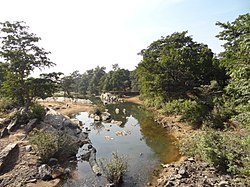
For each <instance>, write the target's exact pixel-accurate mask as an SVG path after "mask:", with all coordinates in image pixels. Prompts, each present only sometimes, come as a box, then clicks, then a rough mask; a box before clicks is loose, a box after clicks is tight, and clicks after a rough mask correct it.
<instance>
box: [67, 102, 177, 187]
mask: <svg viewBox="0 0 250 187" xmlns="http://www.w3.org/2000/svg"><path fill="white" fill-rule="evenodd" d="M106 109H108V112H109V113H110V114H111V115H112V118H113V119H114V120H116V121H122V125H120V126H118V125H115V124H111V123H95V122H94V120H93V119H92V118H89V117H88V113H87V112H81V113H79V114H77V115H76V118H78V119H79V120H81V121H82V122H83V123H84V124H85V125H84V128H86V127H87V128H88V129H90V131H89V138H90V140H91V142H92V145H93V146H94V147H95V148H96V150H97V161H98V160H99V159H102V158H110V157H111V155H112V152H114V151H117V152H118V154H122V155H125V156H126V158H127V161H128V171H127V172H126V175H125V176H124V183H123V184H122V186H123V187H129V186H131V187H132V186H133V187H135V186H144V185H145V184H146V183H147V181H148V180H149V178H150V176H152V173H153V172H154V171H155V169H156V168H157V167H158V166H159V165H160V163H164V164H167V163H171V162H174V161H176V160H178V159H179V156H180V155H179V152H178V149H177V148H176V146H175V144H174V142H175V139H174V137H172V136H171V135H170V134H169V133H168V132H167V131H166V130H165V129H163V128H162V127H161V126H160V125H158V124H157V123H156V122H154V120H153V115H152V112H149V111H147V110H145V109H144V108H143V107H142V106H141V105H137V104H134V103H129V102H125V103H120V104H113V105H107V106H106ZM116 109H119V113H118V114H117V113H116V112H115V110H116ZM84 149H85V147H84V146H83V147H82V148H80V149H79V152H78V155H79V154H81V152H82V151H83V150H84ZM75 174H76V175H75V176H76V177H74V178H72V179H68V180H66V181H65V183H64V184H63V185H62V186H63V187H66V186H72V187H73V186H86V187H88V186H105V185H106V181H105V178H104V177H103V176H101V177H97V176H95V175H94V174H93V172H92V170H91V168H90V166H89V164H88V162H86V161H81V160H80V159H79V160H78V161H77V163H76V166H75Z"/></svg>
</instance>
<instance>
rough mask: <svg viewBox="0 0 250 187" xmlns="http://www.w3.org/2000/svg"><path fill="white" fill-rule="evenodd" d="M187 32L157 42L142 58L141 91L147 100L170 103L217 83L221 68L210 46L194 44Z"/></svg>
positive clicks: (138, 71) (140, 65)
mask: <svg viewBox="0 0 250 187" xmlns="http://www.w3.org/2000/svg"><path fill="white" fill-rule="evenodd" d="M186 34H187V32H181V33H173V34H172V35H170V36H166V37H162V38H161V39H159V40H157V41H155V42H153V43H151V44H150V46H149V47H148V48H147V49H143V50H142V51H141V53H140V55H142V56H143V60H142V61H141V62H140V63H139V64H138V68H137V73H138V75H139V76H138V78H139V83H140V91H141V93H142V94H143V95H144V96H145V97H147V98H155V97H161V98H162V99H163V100H165V101H168V100H171V99H175V98H183V97H185V96H186V92H187V91H190V90H193V89H194V87H198V86H200V85H202V84H204V85H206V84H208V83H209V82H210V81H211V80H217V79H218V77H219V76H218V75H220V74H219V72H220V73H221V71H218V70H219V69H220V68H219V67H217V64H216V63H214V60H213V53H212V51H211V50H210V49H209V48H208V47H207V45H204V44H201V43H197V42H194V41H193V39H192V37H191V36H186Z"/></svg>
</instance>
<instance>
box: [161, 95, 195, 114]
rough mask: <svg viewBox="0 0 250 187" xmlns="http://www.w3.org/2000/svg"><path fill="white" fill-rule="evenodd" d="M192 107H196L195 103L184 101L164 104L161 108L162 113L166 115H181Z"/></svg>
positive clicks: (179, 100)
mask: <svg viewBox="0 0 250 187" xmlns="http://www.w3.org/2000/svg"><path fill="white" fill-rule="evenodd" d="M194 105H196V101H191V100H184V99H178V100H172V101H169V102H167V103H166V104H165V106H164V107H163V112H164V113H165V114H168V115H169V114H176V115H182V114H184V113H185V112H186V111H187V110H189V108H192V107H193V106H194Z"/></svg>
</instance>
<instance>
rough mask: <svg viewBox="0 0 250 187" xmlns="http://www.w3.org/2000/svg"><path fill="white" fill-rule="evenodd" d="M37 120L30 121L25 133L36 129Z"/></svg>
mask: <svg viewBox="0 0 250 187" xmlns="http://www.w3.org/2000/svg"><path fill="white" fill-rule="evenodd" d="M36 123H37V119H36V118H35V119H31V120H30V121H29V123H28V124H27V125H26V126H25V128H24V130H25V132H26V133H29V132H30V131H32V130H33V129H34V128H35V127H36Z"/></svg>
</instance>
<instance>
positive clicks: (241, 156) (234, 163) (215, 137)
mask: <svg viewBox="0 0 250 187" xmlns="http://www.w3.org/2000/svg"><path fill="white" fill-rule="evenodd" d="M249 141H250V138H249V136H241V135H239V134H237V133H236V132H231V131H226V132H223V131H215V130H211V129H207V130H206V131H199V132H196V134H194V135H193V136H189V137H186V138H183V139H182V140H181V141H180V144H179V147H180V151H181V152H182V153H183V154H185V155H189V156H196V157H198V158H200V159H202V160H204V161H206V162H208V163H210V164H212V165H214V166H215V167H216V168H218V169H219V170H221V171H227V172H230V173H233V174H247V175H249V174H250V144H249Z"/></svg>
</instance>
